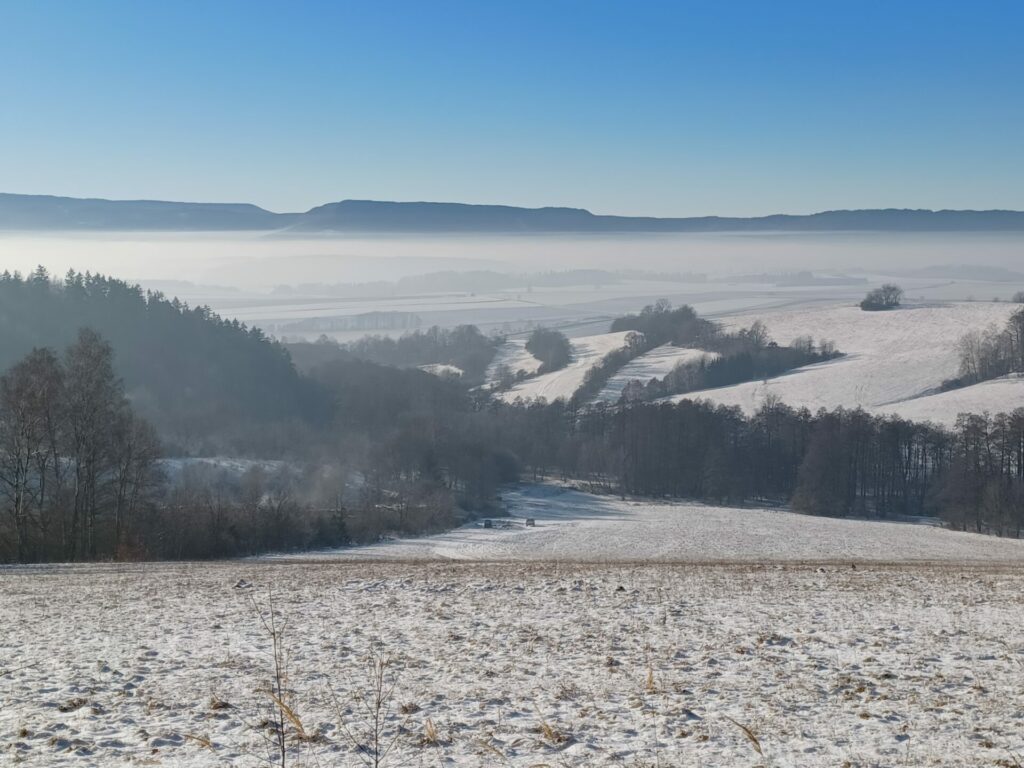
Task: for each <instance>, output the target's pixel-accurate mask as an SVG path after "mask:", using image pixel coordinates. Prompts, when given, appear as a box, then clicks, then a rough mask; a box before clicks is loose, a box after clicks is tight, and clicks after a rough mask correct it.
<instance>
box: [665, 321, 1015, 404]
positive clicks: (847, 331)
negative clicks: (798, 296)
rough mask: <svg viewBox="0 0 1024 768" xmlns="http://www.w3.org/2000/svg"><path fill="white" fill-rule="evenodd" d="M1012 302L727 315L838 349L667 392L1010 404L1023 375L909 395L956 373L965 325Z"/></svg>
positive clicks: (975, 324)
mask: <svg viewBox="0 0 1024 768" xmlns="http://www.w3.org/2000/svg"><path fill="white" fill-rule="evenodd" d="M1015 309H1017V306H1016V305H1011V304H1005V303H986V302H960V303H950V304H937V305H926V306H913V305H911V306H907V307H904V308H902V309H899V310H894V311H890V312H863V311H861V310H860V309H859V308H857V307H856V306H835V305H833V306H826V307H811V308H799V309H790V310H778V311H768V312H759V313H755V314H749V315H740V316H735V317H731V318H729V319H728V322H727V323H726V325H727V326H729V327H733V328H736V327H743V326H747V325H750V323H752V322H753V321H755V320H761V321H762V322H764V323H765V325H766V326H767V327H768V331H769V333H770V335H771V336H772V338H773V339H775V340H776V341H778V342H779V343H780V344H788V343H789V342H790V341H792V340H793V339H794V338H796V337H798V336H805V335H811V336H813V337H814V339H815V340H817V339H821V338H824V339H828V340H831V341H834V342H835V343H836V346H837V347H838V349H839V350H840V351H841V352H845V353H846V356H845V357H842V358H839V359H837V360H833V361H830V362H828V363H822V364H818V365H812V366H807V367H805V368H801V369H798V370H796V371H793V372H791V373H788V374H785V375H783V376H779V377H778V378H774V379H770V380H768V381H767V382H762V381H755V382H747V383H744V384H738V385H735V386H731V387H722V388H720V389H714V390H705V391H702V392H696V393H690V394H687V395H683V396H678V397H676V398H674V399H676V400H679V399H684V398H691V399H696V398H706V399H709V400H712V401H714V402H717V403H722V404H725V405H738V406H740V407H742V408H743V409H744V410H745V411H747V412H748V413H749V412H752V411H754V410H756V409H757V408H758V407H759V406H760V405H761V404H762V403H763V402H764V401H765V399H766V398H767V397H769V396H770V395H776V396H778V397H779V398H781V399H782V400H783V401H784V402H786V403H788V404H790V405H793V406H807V407H808V408H810V409H811V410H816V409H818V408H822V407H824V408H835V407H838V406H845V407H858V406H859V407H862V408H864V409H866V410H868V411H872V412H883V413H898V414H905V415H907V416H908V417H910V416H915V415H918V414H919V413H927V415H928V417H929V418H930V419H932V420H935V421H940V422H946V423H949V422H952V421H953V420H954V419H955V418H956V415H957V409H960V410H964V409H965V408H966V409H969V410H979V411H980V410H989V411H1000V410H1012V409H1013V408H1015V407H1021V406H1024V381H1010V382H1004V383H1003V384H1002V385H1000V386H997V387H991V386H989V387H982V388H979V389H976V390H975V391H974V392H969V391H967V390H965V391H964V392H963V393H958V394H955V395H948V396H942V397H941V399H939V400H932V402H931V403H929V404H927V405H923V406H918V405H917V404H916V403H915V400H914V398H918V397H920V396H923V395H928V394H929V393H930V392H933V391H934V390H935V389H936V388H937V387H938V386H939V385H940V384H941V383H942V381H943V380H945V379H948V378H950V377H952V376H955V375H956V373H957V369H958V365H959V358H958V355H957V349H956V347H957V343H958V341H959V340H960V338H961V337H962V336H963V335H964V334H965V333H967V332H968V331H972V330H981V329H984V328H986V327H988V326H990V325H996V326H1002V325H1003V324H1004V323H1005V322H1006V320H1007V318H1008V317H1009V316H1010V314H1011V313H1012V312H1013V311H1014V310H1015ZM972 389H973V388H972ZM928 399H929V400H931V397H929V398H928ZM919 409H920V410H919Z"/></svg>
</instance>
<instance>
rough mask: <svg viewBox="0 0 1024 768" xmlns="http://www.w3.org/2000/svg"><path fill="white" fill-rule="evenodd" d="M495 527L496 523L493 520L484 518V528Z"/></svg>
mask: <svg viewBox="0 0 1024 768" xmlns="http://www.w3.org/2000/svg"><path fill="white" fill-rule="evenodd" d="M493 527H494V523H493V522H491V521H490V520H484V528H493Z"/></svg>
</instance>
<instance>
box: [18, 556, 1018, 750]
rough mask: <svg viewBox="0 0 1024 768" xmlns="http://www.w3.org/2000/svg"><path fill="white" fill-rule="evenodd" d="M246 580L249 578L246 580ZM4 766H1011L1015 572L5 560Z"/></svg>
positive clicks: (1015, 745) (1014, 717)
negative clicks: (370, 760)
mask: <svg viewBox="0 0 1024 768" xmlns="http://www.w3.org/2000/svg"><path fill="white" fill-rule="evenodd" d="M241 579H244V580H245V582H246V583H248V584H251V585H252V586H249V587H241V588H239V587H236V584H238V582H239V580H241ZM0 592H2V595H3V600H2V601H0V623H2V626H3V627H4V631H3V632H2V633H0V702H2V706H0V763H3V764H4V765H25V766H46V767H47V768H51V767H54V766H96V765H102V766H120V765H125V766H127V765H162V766H189V767H190V768H191V767H193V766H194V767H196V768H205V767H206V766H211V767H212V766H224V765H230V766H236V765H237V766H257V765H266V764H267V761H266V759H267V758H268V757H272V755H270V752H271V748H270V744H269V742H268V739H269V738H270V735H271V733H272V732H271V730H270V729H269V726H268V717H269V715H270V714H271V712H270V708H269V705H270V704H271V700H270V698H269V695H268V694H267V693H266V689H267V687H268V685H269V684H270V681H271V644H270V638H269V636H268V634H267V632H265V631H264V630H263V629H262V628H261V626H260V622H259V620H258V619H257V617H256V615H255V612H254V608H253V599H254V600H255V602H256V603H257V604H259V605H262V606H264V609H266V607H267V604H268V603H267V601H268V597H269V595H271V594H272V595H273V602H274V607H275V609H276V611H277V619H278V621H279V622H282V623H283V626H284V628H285V629H284V633H283V646H284V648H285V649H286V651H287V654H288V680H287V687H288V690H289V693H288V695H287V698H288V702H289V705H290V707H291V708H292V713H293V714H294V721H293V723H292V724H289V726H288V733H289V734H291V735H292V736H294V735H295V730H296V727H297V726H296V725H295V724H294V723H300V724H301V727H302V729H303V731H304V733H305V738H304V739H301V740H300V739H298V738H289V741H288V749H289V755H288V757H289V764H294V765H305V766H309V765H321V766H339V767H344V768H348V766H358V765H361V764H363V761H362V758H364V757H367V754H366V752H365V751H362V752H361V751H360V746H362V747H363V748H364V749H365V747H366V745H368V744H370V743H372V741H371V740H370V739H369V738H368V735H367V734H368V730H367V717H366V716H365V715H362V714H359V707H358V704H357V697H358V696H359V695H360V694H361V693H362V692H366V691H367V690H368V688H369V686H370V679H369V675H368V671H367V666H366V663H365V661H364V659H365V656H366V654H367V653H368V652H369V651H370V649H371V648H374V649H376V650H377V652H378V653H383V654H385V655H387V656H390V658H391V665H390V666H389V667H388V669H387V676H388V682H389V684H390V683H391V682H393V683H394V686H395V687H394V691H393V694H392V696H391V698H390V702H389V703H390V704H391V707H390V708H389V713H388V715H387V716H386V717H385V718H384V720H383V723H384V728H383V734H382V736H383V738H384V739H386V740H387V741H389V742H390V741H391V739H392V738H394V739H396V740H395V742H394V748H393V750H392V751H391V752H390V753H389V754H388V755H387V756H386V758H385V759H384V760H382V761H381V763H380V764H381V765H384V766H400V765H403V766H435V765H459V766H480V767H482V766H496V765H504V766H515V767H516V768H519V767H523V768H525V767H526V766H538V765H550V766H581V767H582V766H631V767H634V768H639V767H640V766H652V765H663V766H676V765H704V766H743V765H748V766H767V765H772V766H801V767H802V768H804V767H806V768H814V767H816V766H829V767H830V768H831V767H834V766H840V765H848V766H863V767H864V768H867V767H868V766H882V765H887V766H888V765H942V766H997V765H1015V764H1017V763H1015V762H1014V761H1015V760H1017V761H1019V757H1020V755H1021V753H1022V752H1024V687H1022V686H1021V685H1020V679H1021V669H1022V665H1024V639H1022V637H1021V634H1020V618H1021V616H1022V615H1024V575H1022V573H1021V571H1020V569H1019V568H1016V569H1013V570H1001V569H998V568H974V569H972V568H967V567H934V566H917V567H891V566H862V567H858V568H857V569H852V568H851V567H850V566H849V565H846V566H819V567H814V566H796V565H785V566H784V565H769V566H763V565H734V566H727V567H726V566H719V567H715V566H702V567H694V566H692V565H690V566H685V565H684V566H670V565H664V564H663V565H647V566H638V565H632V566H631V565H580V564H576V565H573V566H571V567H567V566H560V565H558V564H551V563H548V564H542V563H535V564H524V563H502V564H481V563H473V564H453V563H436V562H435V563H432V564H419V565H416V564H409V563H372V562H354V563H353V562H347V563H345V562H334V563H323V562H322V563H318V564H317V563H314V564H311V563H301V562H295V563H281V562H277V563H267V562H255V561H245V562H231V563H213V564H201V565H197V564H193V565H151V566H125V567H115V566H104V565H98V566H93V567H64V568H61V567H53V568H23V569H10V570H6V571H2V572H0Z"/></svg>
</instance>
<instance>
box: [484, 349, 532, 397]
mask: <svg viewBox="0 0 1024 768" xmlns="http://www.w3.org/2000/svg"><path fill="white" fill-rule="evenodd" d="M502 367H506V368H508V370H510V371H512V374H513V375H515V374H517V373H519V372H520V371H522V372H523V373H525V374H526V375H527V376H533V375H534V374H535V373H537V369H538V368H540V360H538V359H537V358H536V357H534V356H533V355H532V354H530V353H529V352H528V351H527V349H526V339H509V340H508V341H506V342H505V343H504V344H502V345H501V346H500V347H498V351H497V352H496V353H495V354H494V359H493V360H492V361H491V364H490V365H489V366H487V373H486V374H485V377H486V382H487V384H489V385H492V386H493V385H494V384H496V383H497V380H498V371H499V369H500V368H502Z"/></svg>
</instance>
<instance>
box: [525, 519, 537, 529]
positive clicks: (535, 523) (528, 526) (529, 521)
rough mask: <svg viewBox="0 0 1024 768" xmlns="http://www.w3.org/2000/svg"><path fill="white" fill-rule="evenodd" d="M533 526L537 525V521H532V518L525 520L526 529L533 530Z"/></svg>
mask: <svg viewBox="0 0 1024 768" xmlns="http://www.w3.org/2000/svg"><path fill="white" fill-rule="evenodd" d="M535 525H537V521H536V520H534V519H533V518H532V517H528V518H526V527H527V528H533V527H534V526H535Z"/></svg>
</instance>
